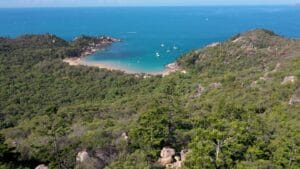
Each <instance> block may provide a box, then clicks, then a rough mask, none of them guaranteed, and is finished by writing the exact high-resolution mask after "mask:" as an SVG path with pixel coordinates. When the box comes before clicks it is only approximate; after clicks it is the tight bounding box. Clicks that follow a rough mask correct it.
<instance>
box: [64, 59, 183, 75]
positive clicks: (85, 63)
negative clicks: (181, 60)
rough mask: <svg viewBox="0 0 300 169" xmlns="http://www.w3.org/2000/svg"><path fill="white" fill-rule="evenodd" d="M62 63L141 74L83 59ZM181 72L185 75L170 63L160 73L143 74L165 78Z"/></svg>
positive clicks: (68, 60)
mask: <svg viewBox="0 0 300 169" xmlns="http://www.w3.org/2000/svg"><path fill="white" fill-rule="evenodd" d="M63 62H65V63H68V64H69V65H71V66H79V65H82V66H92V67H98V68H102V69H107V70H119V71H123V72H125V73H127V74H141V73H140V72H138V71H135V70H130V69H128V68H124V67H121V66H118V65H113V64H108V63H101V62H89V61H86V60H85V59H84V57H74V58H66V59H64V60H63ZM177 71H181V72H182V73H186V72H185V71H184V70H181V69H180V67H179V66H178V64H177V63H170V64H168V65H166V68H165V70H164V71H161V72H153V73H151V72H150V73H145V74H148V75H162V76H167V75H169V74H170V73H173V72H177Z"/></svg>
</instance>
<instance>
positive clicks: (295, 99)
mask: <svg viewBox="0 0 300 169" xmlns="http://www.w3.org/2000/svg"><path fill="white" fill-rule="evenodd" d="M296 103H300V88H299V89H298V90H296V93H295V94H294V95H293V96H292V98H291V99H290V101H289V104H290V105H293V104H296Z"/></svg>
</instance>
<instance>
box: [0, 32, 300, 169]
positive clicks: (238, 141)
mask: <svg viewBox="0 0 300 169" xmlns="http://www.w3.org/2000/svg"><path fill="white" fill-rule="evenodd" d="M93 41H95V39H94V38H92V37H85V36H83V37H81V38H79V39H77V40H76V41H73V42H66V41H64V40H62V39H60V38H58V37H56V36H54V35H25V36H22V37H18V38H16V39H8V38H1V39H0V86H1V89H0V119H1V120H0V133H1V135H0V168H26V167H27V168H34V167H35V166H37V165H38V164H46V165H47V166H49V168H61V169H62V168H75V167H76V168H104V167H106V168H109V169H112V168H126V169H127V168H128V169H129V168H161V166H159V165H158V164H157V161H158V158H159V153H160V150H161V149H162V148H163V147H172V148H174V149H175V150H176V154H179V153H180V152H181V150H187V151H188V153H187V158H186V159H185V161H184V162H183V168H195V169H198V168H295V169H296V168H300V154H299V151H300V150H299V148H300V134H299V133H300V132H299V129H300V123H299V120H300V119H299V113H300V111H299V110H300V104H299V102H297V98H298V97H299V100H300V96H299V94H297V91H299V89H300V70H299V67H300V41H299V40H292V39H285V38H282V37H280V36H277V35H276V34H274V33H273V32H270V31H267V30H253V31H250V32H246V33H242V34H240V35H237V36H235V37H233V38H232V39H230V40H228V41H226V42H223V43H220V44H217V45H213V46H208V47H206V48H203V49H199V50H196V51H192V52H189V53H187V54H186V55H184V56H182V57H180V58H179V59H178V61H177V62H178V63H179V65H180V66H181V67H182V69H185V70H186V71H187V73H186V74H183V73H180V72H176V73H173V74H171V75H169V76H166V77H162V76H152V77H150V78H143V75H129V74H125V73H122V72H119V71H108V70H104V69H98V68H93V67H85V66H70V65H68V64H66V63H64V62H62V59H64V58H66V57H70V56H78V55H79V54H80V52H82V51H81V50H82V48H83V47H84V46H85V45H87V44H89V42H93ZM286 77H293V79H295V80H294V81H291V80H290V81H289V80H288V79H289V78H286ZM284 79H287V80H284ZM290 79H291V78H290ZM284 81H286V82H284ZM124 133H127V134H128V138H127V139H124V138H123V137H124ZM126 137H127V136H126ZM82 150H86V151H87V152H88V153H89V155H90V157H91V158H90V159H89V161H88V162H87V163H84V164H78V163H76V155H77V153H78V152H80V151H82Z"/></svg>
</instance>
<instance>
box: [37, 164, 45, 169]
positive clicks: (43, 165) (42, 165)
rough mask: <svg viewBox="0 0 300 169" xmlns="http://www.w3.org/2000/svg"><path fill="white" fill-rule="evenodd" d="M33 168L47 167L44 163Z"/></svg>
mask: <svg viewBox="0 0 300 169" xmlns="http://www.w3.org/2000/svg"><path fill="white" fill-rule="evenodd" d="M35 169H48V166H46V165H45V164H41V165H38V166H37V167H35Z"/></svg>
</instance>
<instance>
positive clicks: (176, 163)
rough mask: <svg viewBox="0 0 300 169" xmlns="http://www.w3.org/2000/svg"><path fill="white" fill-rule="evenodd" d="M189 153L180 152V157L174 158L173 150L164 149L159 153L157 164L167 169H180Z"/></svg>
mask: <svg viewBox="0 0 300 169" xmlns="http://www.w3.org/2000/svg"><path fill="white" fill-rule="evenodd" d="M189 152H190V151H189V150H182V151H181V152H180V156H175V155H176V151H175V149H173V148H168V147H164V148H163V149H162V150H161V152H160V158H159V160H158V163H159V164H160V165H161V166H164V167H166V168H168V169H181V168H182V165H183V162H184V161H185V159H186V156H187V154H188V153H189Z"/></svg>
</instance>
